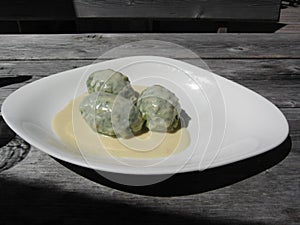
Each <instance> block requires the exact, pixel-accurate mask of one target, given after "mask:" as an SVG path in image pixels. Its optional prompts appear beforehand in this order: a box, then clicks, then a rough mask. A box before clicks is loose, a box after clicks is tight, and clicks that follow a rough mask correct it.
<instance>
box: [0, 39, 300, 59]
mask: <svg viewBox="0 0 300 225" xmlns="http://www.w3.org/2000/svg"><path fill="white" fill-rule="evenodd" d="M139 42H142V43H139ZM166 42H169V43H166ZM299 42H300V39H299V34H219V35H215V34H201V35H199V34H185V35H183V34H139V35H136V34H82V35H69V34H60V35H2V36H0V43H1V49H0V50H1V55H0V60H28V59H32V60H42V59H47V60H51V59H64V60H65V59H97V58H98V57H101V56H102V58H103V54H104V53H106V54H105V56H104V58H116V57H120V56H128V55H131V54H132V53H134V54H137V55H144V54H148V55H156V54H158V55H161V54H162V56H172V57H174V58H180V59H181V58H185V57H188V58H199V57H201V58H203V59H228V58H231V59H241V58H242V59H244V58H245V59H273V58H274V59H275V58H277V59H282V58H288V59H299V58H300V47H299V46H300V45H299ZM120 45H123V47H122V48H119V49H118V51H117V52H116V54H115V51H110V53H109V54H108V53H107V51H109V50H111V49H112V48H115V47H118V46H120ZM176 45H180V46H183V47H184V48H187V49H191V50H192V51H193V52H194V53H195V54H191V53H189V52H188V53H187V50H186V49H184V48H183V47H179V46H176ZM137 46H138V47H137Z"/></svg>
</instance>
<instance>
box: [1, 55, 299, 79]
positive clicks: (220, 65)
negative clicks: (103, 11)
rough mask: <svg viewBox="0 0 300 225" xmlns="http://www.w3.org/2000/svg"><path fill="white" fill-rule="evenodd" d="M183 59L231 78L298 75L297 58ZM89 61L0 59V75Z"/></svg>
mask: <svg viewBox="0 0 300 225" xmlns="http://www.w3.org/2000/svg"><path fill="white" fill-rule="evenodd" d="M101 61H102V60H99V61H97V62H101ZM103 61H104V60H103ZM183 61H185V62H187V63H190V64H193V65H195V66H199V67H202V68H205V69H207V68H209V69H210V70H211V71H212V72H214V73H216V74H219V75H221V76H224V77H226V78H229V79H233V80H277V79H298V78H300V66H299V65H300V59H284V60H281V59H259V60H251V59H246V60H239V59H223V60H214V59H206V60H201V59H184V60H183ZM92 63H94V60H41V61H30V60H29V61H0V77H1V76H3V77H8V76H24V75H29V76H37V77H45V76H48V75H51V74H55V73H58V72H62V71H65V70H70V69H74V68H78V67H81V66H86V65H89V64H92Z"/></svg>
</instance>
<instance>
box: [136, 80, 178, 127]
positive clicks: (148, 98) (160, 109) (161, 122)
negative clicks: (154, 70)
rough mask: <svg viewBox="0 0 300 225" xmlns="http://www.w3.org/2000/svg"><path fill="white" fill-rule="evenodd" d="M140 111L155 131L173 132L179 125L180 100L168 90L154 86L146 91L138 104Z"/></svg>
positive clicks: (147, 123) (147, 124) (148, 125)
mask: <svg viewBox="0 0 300 225" xmlns="http://www.w3.org/2000/svg"><path fill="white" fill-rule="evenodd" d="M137 106H138V109H139V110H140V112H141V113H142V116H143V118H144V119H145V120H146V121H147V122H146V126H147V127H148V128H149V130H153V131H161V132H166V131H173V130H175V129H176V128H177V127H178V125H179V114H180V111H181V108H180V104H179V100H178V98H177V97H176V96H175V94H174V93H172V92H171V91H169V90H168V89H166V88H164V87H162V86H160V85H154V86H151V87H148V88H147V89H145V90H144V91H143V92H142V93H141V95H140V97H139V99H138V102H137Z"/></svg>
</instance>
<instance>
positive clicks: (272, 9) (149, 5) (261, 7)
mask: <svg viewBox="0 0 300 225" xmlns="http://www.w3.org/2000/svg"><path fill="white" fill-rule="evenodd" d="M74 6H75V9H76V14H77V16H78V17H79V18H136V17H138V18H177V19H178V18H185V19H186V18H194V19H213V20H265V21H277V20H278V17H279V10H280V1H279V0H243V1H239V0H227V1H223V0H211V1H203V0H186V1H181V0H165V1H158V0H137V1H135V0H114V1H96V0H75V1H74Z"/></svg>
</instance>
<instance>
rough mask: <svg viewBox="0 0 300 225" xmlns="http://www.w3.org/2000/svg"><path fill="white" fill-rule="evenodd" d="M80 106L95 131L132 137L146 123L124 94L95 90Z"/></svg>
mask: <svg viewBox="0 0 300 225" xmlns="http://www.w3.org/2000/svg"><path fill="white" fill-rule="evenodd" d="M79 108H80V112H81V115H82V117H83V118H84V120H85V121H86V122H87V124H88V125H89V126H90V127H91V128H92V129H93V130H94V131H96V132H98V133H102V134H106V135H110V136H118V137H122V138H129V137H132V136H133V135H134V134H136V133H138V132H139V131H141V130H142V127H143V124H144V119H143V118H142V116H141V113H140V112H139V110H138V109H137V107H136V106H135V105H133V104H132V102H131V101H130V100H129V99H125V98H124V97H122V96H116V95H113V94H109V93H105V92H95V93H92V94H90V95H88V96H87V97H85V98H84V99H83V100H82V102H81V103H80V106H79Z"/></svg>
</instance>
